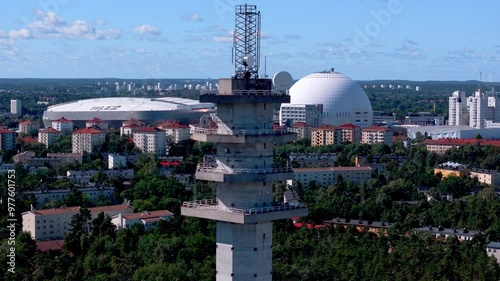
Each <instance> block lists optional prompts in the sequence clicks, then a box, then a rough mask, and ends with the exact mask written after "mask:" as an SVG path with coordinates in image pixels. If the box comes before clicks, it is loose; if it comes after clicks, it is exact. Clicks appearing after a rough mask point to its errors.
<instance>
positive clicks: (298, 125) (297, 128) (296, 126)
mask: <svg viewBox="0 0 500 281" xmlns="http://www.w3.org/2000/svg"><path fill="white" fill-rule="evenodd" d="M289 129H290V131H291V132H294V133H296V134H297V140H301V139H309V140H310V139H311V129H312V126H310V125H309V124H307V123H304V122H295V123H293V125H292V127H291V128H289Z"/></svg>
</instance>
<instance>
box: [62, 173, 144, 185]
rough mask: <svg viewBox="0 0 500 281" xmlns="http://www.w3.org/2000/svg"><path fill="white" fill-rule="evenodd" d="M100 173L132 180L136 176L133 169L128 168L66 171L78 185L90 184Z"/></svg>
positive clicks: (70, 178) (69, 177) (67, 175)
mask: <svg viewBox="0 0 500 281" xmlns="http://www.w3.org/2000/svg"><path fill="white" fill-rule="evenodd" d="M99 173H103V174H104V175H105V176H106V177H108V178H115V177H119V178H123V179H125V180H131V179H132V178H133V177H134V170H133V169H126V170H104V171H98V170H88V171H74V170H69V171H67V172H66V177H67V178H68V179H69V180H70V181H73V182H74V183H76V184H78V185H88V184H90V182H91V179H92V177H95V176H96V175H98V174H99Z"/></svg>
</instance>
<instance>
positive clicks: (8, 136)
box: [0, 129, 16, 151]
mask: <svg viewBox="0 0 500 281" xmlns="http://www.w3.org/2000/svg"><path fill="white" fill-rule="evenodd" d="M15 149H16V132H14V131H11V130H6V129H0V150H2V151H6V150H15Z"/></svg>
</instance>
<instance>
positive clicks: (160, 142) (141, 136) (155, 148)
mask: <svg viewBox="0 0 500 281" xmlns="http://www.w3.org/2000/svg"><path fill="white" fill-rule="evenodd" d="M133 139H134V144H135V146H136V147H137V148H139V149H140V150H141V151H142V152H144V153H154V154H156V155H158V156H164V155H165V154H166V150H167V134H166V133H165V131H163V130H160V129H158V128H152V127H140V128H138V129H137V130H136V131H135V132H134V134H133Z"/></svg>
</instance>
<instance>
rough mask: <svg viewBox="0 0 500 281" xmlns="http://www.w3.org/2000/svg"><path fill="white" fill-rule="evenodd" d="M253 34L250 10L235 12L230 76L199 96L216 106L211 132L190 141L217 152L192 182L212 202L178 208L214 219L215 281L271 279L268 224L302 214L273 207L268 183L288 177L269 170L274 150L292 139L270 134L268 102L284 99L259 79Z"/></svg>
mask: <svg viewBox="0 0 500 281" xmlns="http://www.w3.org/2000/svg"><path fill="white" fill-rule="evenodd" d="M258 34H260V12H259V11H257V8H256V6H254V5H246V4H245V5H238V6H236V26H235V32H234V38H235V40H234V44H235V46H234V50H235V51H234V57H233V58H234V64H235V76H234V78H230V79H220V80H219V90H218V93H217V94H212V93H208V94H204V95H200V101H202V102H213V103H216V104H217V119H216V123H217V128H216V129H207V128H197V129H196V130H195V132H194V133H193V135H192V136H191V138H192V139H194V140H197V141H203V142H213V143H215V144H216V146H217V150H216V151H217V152H216V154H215V155H205V157H204V161H203V164H201V165H199V166H198V168H197V171H196V179H197V180H208V181H213V182H215V183H216V186H217V197H216V198H212V199H204V200H197V201H190V202H184V203H183V205H182V207H181V214H182V215H185V216H191V217H198V218H205V219H212V220H216V221H217V230H216V233H217V234H216V241H217V248H216V259H217V260H216V280H217V281H236V280H245V281H257V280H259V281H271V280H272V242H273V225H272V221H273V220H279V219H286V218H292V217H295V216H304V215H306V214H307V208H306V206H305V204H301V203H296V204H288V205H285V204H284V203H276V202H273V182H274V181H284V180H287V179H291V178H292V177H293V174H292V169H291V168H290V167H281V168H277V167H275V166H274V165H273V147H274V145H275V144H281V143H285V142H289V141H293V140H295V138H296V135H295V134H293V133H289V134H287V133H284V132H283V131H281V130H278V131H275V130H273V118H272V117H273V104H275V103H288V102H290V96H289V95H288V94H287V93H286V92H285V91H272V90H271V80H270V79H261V78H258V73H259V72H258V70H259V69H258V66H259V54H260V50H259V44H260V43H259V42H260V36H258Z"/></svg>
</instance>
